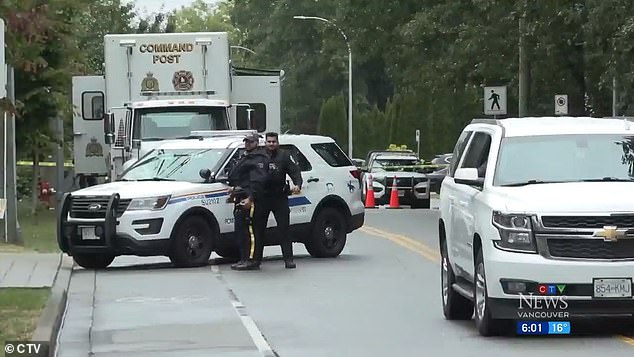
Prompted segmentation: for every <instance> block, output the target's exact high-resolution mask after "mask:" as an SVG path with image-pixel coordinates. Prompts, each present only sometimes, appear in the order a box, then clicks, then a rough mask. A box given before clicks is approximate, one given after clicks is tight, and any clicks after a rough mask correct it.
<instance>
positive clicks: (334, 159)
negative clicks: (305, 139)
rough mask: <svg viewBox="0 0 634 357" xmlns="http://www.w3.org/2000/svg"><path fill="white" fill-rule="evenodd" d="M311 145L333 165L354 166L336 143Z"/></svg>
mask: <svg viewBox="0 0 634 357" xmlns="http://www.w3.org/2000/svg"><path fill="white" fill-rule="evenodd" d="M311 147H312V148H313V150H315V151H316V152H317V154H319V156H321V158H322V159H324V161H326V162H327V163H328V165H330V166H332V167H343V166H354V164H352V161H350V159H349V158H348V156H346V154H345V153H344V152H343V151H341V149H340V148H339V146H338V145H337V144H336V143H324V144H312V145H311Z"/></svg>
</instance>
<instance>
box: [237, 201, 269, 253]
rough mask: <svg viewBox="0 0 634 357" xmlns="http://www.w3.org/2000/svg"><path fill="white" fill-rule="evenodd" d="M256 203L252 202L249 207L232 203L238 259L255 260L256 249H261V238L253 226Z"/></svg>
mask: <svg viewBox="0 0 634 357" xmlns="http://www.w3.org/2000/svg"><path fill="white" fill-rule="evenodd" d="M256 206H257V204H256V203H253V204H252V205H251V207H250V209H246V208H245V207H244V206H241V205H238V204H236V205H234V208H233V219H234V230H235V235H236V238H237V239H238V246H239V247H240V260H241V261H247V260H255V258H256V256H255V254H256V252H257V251H258V249H260V250H262V239H261V238H260V237H261V236H259V235H258V234H257V232H256V228H255V219H254V218H255V217H254V215H255V210H256V209H257V208H256Z"/></svg>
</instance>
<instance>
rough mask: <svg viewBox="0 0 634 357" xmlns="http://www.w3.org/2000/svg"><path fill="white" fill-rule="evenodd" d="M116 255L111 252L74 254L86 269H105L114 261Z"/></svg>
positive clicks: (76, 260) (76, 261)
mask: <svg viewBox="0 0 634 357" xmlns="http://www.w3.org/2000/svg"><path fill="white" fill-rule="evenodd" d="M114 258H115V256H114V255H111V254H73V260H74V261H75V263H77V265H79V266H80V267H82V268H84V269H90V270H101V269H105V268H107V267H108V265H110V264H111V263H112V262H113V261H114Z"/></svg>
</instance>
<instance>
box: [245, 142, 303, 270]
mask: <svg viewBox="0 0 634 357" xmlns="http://www.w3.org/2000/svg"><path fill="white" fill-rule="evenodd" d="M279 147H280V143H279V140H278V134H277V133H274V132H269V133H266V150H267V152H268V154H269V160H270V161H269V170H268V174H269V178H268V180H267V184H266V186H265V189H264V194H263V195H262V197H263V199H262V200H261V201H262V202H261V203H260V205H259V206H258V209H257V210H256V212H255V215H256V216H255V217H256V227H257V231H258V233H259V235H260V236H261V237H263V236H264V232H265V231H266V224H267V221H268V218H269V214H270V213H271V212H273V215H274V216H275V222H277V228H278V233H279V239H280V245H281V247H282V256H283V257H284V263H285V266H286V268H287V269H293V268H295V263H294V262H293V244H292V242H291V238H290V236H289V235H288V227H289V216H290V208H289V206H288V196H289V195H290V194H297V193H299V192H300V191H301V187H302V174H301V170H300V169H299V167H298V166H297V164H296V163H295V162H293V160H292V159H291V155H290V154H289V153H288V152H287V151H285V150H281V149H280V148H279ZM287 174H288V175H289V176H290V177H291V179H292V180H293V184H294V187H293V189H292V190H291V189H290V188H289V187H288V185H287V183H286V175H287ZM259 248H260V249H258V251H257V253H256V259H257V260H258V261H261V260H262V255H263V247H262V246H261V247H259Z"/></svg>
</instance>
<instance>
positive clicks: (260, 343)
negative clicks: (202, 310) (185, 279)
mask: <svg viewBox="0 0 634 357" xmlns="http://www.w3.org/2000/svg"><path fill="white" fill-rule="evenodd" d="M211 271H212V272H213V273H214V275H216V278H217V279H218V280H220V281H221V282H222V283H223V284H224V285H225V288H226V289H227V293H228V294H229V298H230V299H231V305H232V306H233V309H234V310H235V312H236V314H238V316H239V317H240V320H241V321H242V325H244V327H245V328H246V329H247V332H249V335H250V336H251V340H253V343H254V344H255V346H256V347H257V348H258V351H260V353H261V354H262V356H264V357H278V355H277V354H276V353H275V351H273V348H271V346H270V345H269V343H268V342H267V341H266V338H264V334H262V331H261V330H260V329H259V328H258V326H257V325H256V324H255V321H253V319H252V318H251V316H249V314H248V313H247V311H246V307H245V306H244V305H243V304H242V302H240V300H239V299H238V297H237V296H236V294H235V293H234V292H233V290H231V289H230V288H229V287H227V284H226V282H225V281H224V279H223V278H222V275H221V274H220V269H219V268H218V266H217V265H212V266H211Z"/></svg>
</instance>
